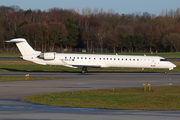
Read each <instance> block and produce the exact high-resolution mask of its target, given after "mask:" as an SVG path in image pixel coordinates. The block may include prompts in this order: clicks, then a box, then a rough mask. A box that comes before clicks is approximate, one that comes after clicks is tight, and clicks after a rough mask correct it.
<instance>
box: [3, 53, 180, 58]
mask: <svg viewBox="0 0 180 120" xmlns="http://www.w3.org/2000/svg"><path fill="white" fill-rule="evenodd" d="M78 54H92V53H78ZM95 54H111V55H115V53H95ZM118 54H119V55H144V54H146V55H147V56H161V57H165V58H180V52H164V53H153V54H151V53H118ZM19 56H21V54H20V53H0V57H19Z"/></svg>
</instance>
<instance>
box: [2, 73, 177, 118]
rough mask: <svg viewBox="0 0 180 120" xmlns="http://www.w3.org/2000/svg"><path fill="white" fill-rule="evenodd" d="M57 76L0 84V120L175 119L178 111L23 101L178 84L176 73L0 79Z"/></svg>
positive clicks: (70, 74)
mask: <svg viewBox="0 0 180 120" xmlns="http://www.w3.org/2000/svg"><path fill="white" fill-rule="evenodd" d="M26 74H30V76H37V77H59V78H64V79H59V80H39V81H16V82H1V83H0V119H20V120H22V119H67V120H71V119H74V120H76V119H87V120H91V119H103V120H106V119H118V120H119V119H123V120H126V119H128V120H129V119H133V120H144V119H147V120H150V119H158V120H166V119H168V120H169V119H171V120H177V119H179V118H180V111H136V110H130V111H129V110H102V109H85V108H65V107H53V106H45V105H37V104H32V103H28V102H24V101H22V99H23V98H24V97H26V96H29V95H35V94H45V93H55V92H65V91H79V90H93V89H108V88H110V89H113V88H127V87H143V84H144V83H145V84H148V83H151V86H168V85H180V80H179V77H180V74H179V73H168V74H164V73H88V74H81V73H57V72H17V73H15V72H10V73H9V72H8V73H4V72H3V73H0V75H3V76H25V75H26Z"/></svg>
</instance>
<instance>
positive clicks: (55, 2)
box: [0, 0, 180, 16]
mask: <svg viewBox="0 0 180 120" xmlns="http://www.w3.org/2000/svg"><path fill="white" fill-rule="evenodd" d="M2 5H4V6H11V5H18V6H19V7H20V8H21V9H24V10H28V9H31V10H35V9H40V10H42V11H43V10H48V9H50V8H54V7H58V8H63V9H71V8H74V9H75V10H76V9H79V10H80V11H81V10H82V9H83V8H87V7H88V8H91V9H93V8H98V9H100V8H103V10H104V11H108V9H113V10H114V12H115V13H119V14H132V13H141V14H142V13H143V12H148V13H150V14H155V15H157V16H158V15H160V13H161V12H162V10H170V9H172V10H176V9H177V8H178V7H180V0H0V6H2Z"/></svg>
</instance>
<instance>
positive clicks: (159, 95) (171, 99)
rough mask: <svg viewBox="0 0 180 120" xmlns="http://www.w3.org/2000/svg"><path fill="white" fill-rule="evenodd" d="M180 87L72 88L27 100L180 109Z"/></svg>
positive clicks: (61, 104)
mask: <svg viewBox="0 0 180 120" xmlns="http://www.w3.org/2000/svg"><path fill="white" fill-rule="evenodd" d="M179 91H180V86H164V87H152V90H151V91H143V88H120V89H115V91H114V92H113V90H112V89H106V90H91V91H76V92H74V94H73V95H72V93H71V92H63V93H52V94H43V95H33V96H29V97H26V98H24V100H25V101H28V102H32V103H38V104H44V105H52V106H64V107H78V108H100V109H124V110H180V94H179ZM53 94H54V95H55V97H54V98H53ZM51 98H53V101H51ZM70 102H72V105H70ZM117 104H118V108H117V107H116V105H117Z"/></svg>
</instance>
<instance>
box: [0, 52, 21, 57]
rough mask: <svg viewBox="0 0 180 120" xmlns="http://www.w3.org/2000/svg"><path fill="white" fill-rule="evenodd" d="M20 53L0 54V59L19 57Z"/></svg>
mask: <svg viewBox="0 0 180 120" xmlns="http://www.w3.org/2000/svg"><path fill="white" fill-rule="evenodd" d="M19 56H21V54H20V53H0V57H19Z"/></svg>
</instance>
